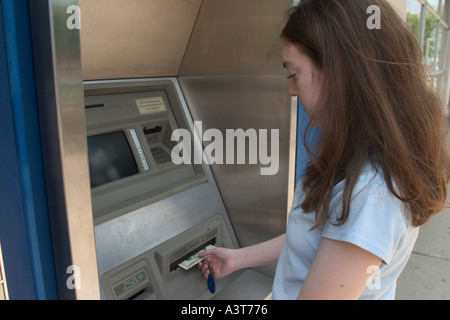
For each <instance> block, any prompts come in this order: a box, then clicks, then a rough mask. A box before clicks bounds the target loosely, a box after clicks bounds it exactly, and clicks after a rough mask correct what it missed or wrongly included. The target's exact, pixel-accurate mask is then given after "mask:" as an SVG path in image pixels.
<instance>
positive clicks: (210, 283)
mask: <svg viewBox="0 0 450 320" xmlns="http://www.w3.org/2000/svg"><path fill="white" fill-rule="evenodd" d="M207 264H208V269H209V276H208V281H207V282H208V289H209V292H211V293H212V294H214V293H215V292H216V282H215V281H214V276H213V274H214V270H213V268H211V266H210V264H209V263H208V262H207Z"/></svg>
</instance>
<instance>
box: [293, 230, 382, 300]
mask: <svg viewBox="0 0 450 320" xmlns="http://www.w3.org/2000/svg"><path fill="white" fill-rule="evenodd" d="M380 265H381V259H380V258H378V257H377V256H375V255H373V254H372V253H370V252H368V251H366V250H364V249H362V248H360V247H358V246H356V245H353V244H351V243H348V242H344V241H336V240H331V239H327V238H323V239H322V241H321V243H320V246H319V250H318V252H317V255H316V257H315V258H314V261H313V263H312V265H311V268H310V269H309V272H308V275H307V276H306V279H305V282H304V283H303V286H302V289H301V291H300V294H299V295H298V299H314V300H319V299H327V300H338V299H343V300H350V299H358V298H359V297H360V295H361V294H362V292H363V291H364V289H365V288H366V286H367V283H368V281H369V280H370V278H371V276H372V271H373V266H376V267H379V266H380Z"/></svg>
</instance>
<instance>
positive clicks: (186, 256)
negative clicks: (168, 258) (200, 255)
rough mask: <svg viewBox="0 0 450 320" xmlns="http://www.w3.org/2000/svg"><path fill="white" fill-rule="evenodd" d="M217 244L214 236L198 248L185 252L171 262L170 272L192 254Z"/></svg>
mask: <svg viewBox="0 0 450 320" xmlns="http://www.w3.org/2000/svg"><path fill="white" fill-rule="evenodd" d="M210 244H211V245H215V244H216V238H213V239H211V240H209V241H208V242H206V243H203V244H202V245H201V246H198V247H197V248H195V249H194V250H192V251H191V252H189V253H187V254H185V255H184V256H183V257H181V258H180V259H178V260H175V261H174V262H172V263H171V264H170V272H172V271H176V270H177V269H178V268H179V264H180V263H182V262H183V261H185V260H187V259H189V258H190V257H191V256H193V255H194V254H196V253H197V252H199V251H201V250H203V249H205V248H206V247H207V246H209V245H210Z"/></svg>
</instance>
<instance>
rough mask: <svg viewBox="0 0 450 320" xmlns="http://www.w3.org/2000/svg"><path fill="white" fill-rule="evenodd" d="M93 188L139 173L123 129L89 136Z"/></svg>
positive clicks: (90, 171)
mask: <svg viewBox="0 0 450 320" xmlns="http://www.w3.org/2000/svg"><path fill="white" fill-rule="evenodd" d="M88 154H89V173H90V177H91V188H95V187H98V186H101V185H104V184H106V183H109V182H113V181H116V180H119V179H123V178H127V177H129V176H132V175H135V174H138V173H139V169H138V166H137V164H136V161H135V160H134V156H133V152H132V151H131V148H130V145H129V144H128V140H127V138H126V136H125V133H124V132H123V131H118V132H110V133H104V134H98V135H94V136H90V137H88Z"/></svg>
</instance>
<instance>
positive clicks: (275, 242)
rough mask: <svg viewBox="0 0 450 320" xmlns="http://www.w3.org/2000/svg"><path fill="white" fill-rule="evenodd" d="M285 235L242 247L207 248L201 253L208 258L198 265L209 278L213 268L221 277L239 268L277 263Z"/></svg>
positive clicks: (216, 274)
mask: <svg viewBox="0 0 450 320" xmlns="http://www.w3.org/2000/svg"><path fill="white" fill-rule="evenodd" d="M285 236H286V235H285V234H283V235H281V236H279V237H276V238H274V239H271V240H268V241H265V242H261V243H259V244H256V245H253V246H250V247H246V248H241V249H226V248H214V249H211V250H207V251H205V252H203V253H201V254H199V256H200V257H206V259H205V260H204V261H202V262H200V263H199V264H198V266H199V268H200V269H202V272H203V274H204V276H205V278H208V276H209V273H210V271H211V270H213V272H214V277H215V278H216V279H220V278H223V277H225V276H226V275H228V274H230V273H232V272H234V271H236V270H239V269H244V268H251V267H258V266H263V265H267V264H271V263H275V262H277V261H278V258H279V257H280V253H281V248H282V247H283V243H284V239H285Z"/></svg>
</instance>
